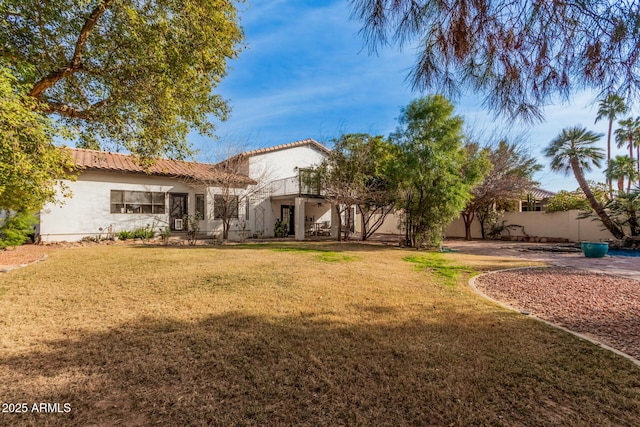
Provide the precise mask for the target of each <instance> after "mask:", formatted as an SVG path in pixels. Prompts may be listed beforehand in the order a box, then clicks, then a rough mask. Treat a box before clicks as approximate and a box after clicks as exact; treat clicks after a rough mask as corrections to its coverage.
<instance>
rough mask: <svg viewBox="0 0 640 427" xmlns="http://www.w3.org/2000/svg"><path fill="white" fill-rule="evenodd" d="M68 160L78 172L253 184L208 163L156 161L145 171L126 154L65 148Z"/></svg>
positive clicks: (239, 175) (242, 176)
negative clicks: (121, 173)
mask: <svg viewBox="0 0 640 427" xmlns="http://www.w3.org/2000/svg"><path fill="white" fill-rule="evenodd" d="M65 150H67V151H68V152H69V154H70V155H71V158H72V159H73V160H74V161H75V163H76V165H77V166H78V167H79V168H80V169H84V170H96V171H105V172H107V171H118V172H125V173H137V174H147V175H156V176H171V177H176V178H186V179H194V180H197V181H205V182H212V183H215V182H218V183H223V182H225V183H226V182H232V183H234V184H239V185H251V184H256V182H255V181H254V180H253V179H251V178H249V177H248V176H246V175H242V174H232V173H229V172H225V171H222V170H221V169H220V167H219V166H216V165H213V164H209V163H198V162H185V161H179V160H169V159H157V160H156V162H155V163H154V164H153V165H152V166H150V167H148V168H145V167H144V166H142V165H140V164H139V163H138V162H136V161H135V159H134V157H133V156H131V155H128V154H120V153H111V152H106V151H97V150H87V149H83V148H67V147H65Z"/></svg>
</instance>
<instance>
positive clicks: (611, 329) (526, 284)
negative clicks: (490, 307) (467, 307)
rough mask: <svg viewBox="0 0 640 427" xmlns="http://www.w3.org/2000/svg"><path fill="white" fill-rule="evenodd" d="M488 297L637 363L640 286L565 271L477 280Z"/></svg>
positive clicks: (529, 271) (519, 272) (530, 271)
mask: <svg viewBox="0 0 640 427" xmlns="http://www.w3.org/2000/svg"><path fill="white" fill-rule="evenodd" d="M475 284H476V287H477V288H478V289H479V290H481V291H482V292H484V293H485V294H486V295H488V296H490V297H491V298H493V299H495V300H498V301H501V302H503V303H505V304H508V305H510V306H511V307H513V308H516V309H518V310H521V311H526V312H529V313H530V314H532V315H534V316H537V317H539V318H541V319H545V320H548V321H550V322H553V323H556V324H558V325H561V326H564V327H565V328H568V329H570V330H572V331H576V332H579V333H581V334H583V335H586V336H590V337H592V338H594V339H596V340H598V341H600V342H602V343H604V344H606V345H609V346H611V347H613V348H615V349H617V350H620V351H622V352H624V353H626V354H628V355H630V356H632V357H634V358H636V359H640V282H639V281H637V280H632V279H623V278H619V277H614V276H610V275H606V274H594V273H592V272H587V271H582V270H577V269H574V268H566V267H552V268H529V269H521V270H511V271H503V272H498V273H495V274H489V275H485V276H481V277H478V278H477V279H476V281H475Z"/></svg>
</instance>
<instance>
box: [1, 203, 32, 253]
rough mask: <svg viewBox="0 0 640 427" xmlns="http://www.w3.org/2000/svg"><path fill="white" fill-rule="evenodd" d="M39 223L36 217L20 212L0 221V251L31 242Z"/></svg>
mask: <svg viewBox="0 0 640 427" xmlns="http://www.w3.org/2000/svg"><path fill="white" fill-rule="evenodd" d="M37 222H38V220H37V219H36V217H35V215H33V214H31V213H26V212H18V213H15V214H13V215H9V216H8V217H7V218H5V219H4V220H0V224H1V225H0V249H4V248H6V247H7V246H20V245H22V244H23V243H24V242H26V241H27V240H29V239H30V237H31V236H32V235H33V233H34V229H33V226H34V225H36V223H37Z"/></svg>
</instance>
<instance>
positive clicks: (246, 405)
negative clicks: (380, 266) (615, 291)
mask: <svg viewBox="0 0 640 427" xmlns="http://www.w3.org/2000/svg"><path fill="white" fill-rule="evenodd" d="M435 309H436V308H435V307H434V310H435ZM391 310H392V309H387V308H385V307H380V306H372V307H371V312H373V313H388V312H390V311H391ZM441 318H442V316H439V317H438V316H434V317H432V319H433V321H431V322H430V321H429V317H428V316H426V317H425V319H426V320H420V321H417V320H416V321H408V322H402V323H401V322H395V323H394V322H392V321H389V322H386V323H383V324H344V323H334V322H330V321H327V320H322V319H321V316H315V317H313V316H312V317H309V316H289V317H281V318H262V317H255V316H247V315H243V314H238V313H231V314H227V315H221V316H211V317H208V318H206V319H203V320H200V321H193V322H183V321H175V320H172V319H170V318H141V319H140V320H139V321H136V322H133V323H129V324H124V325H122V326H120V327H118V328H116V329H113V330H109V331H106V332H101V333H87V332H86V331H78V332H77V333H76V334H75V336H73V337H72V338H69V339H68V340H63V341H56V342H50V343H47V346H48V351H46V352H45V351H42V352H32V353H25V354H21V355H19V356H15V357H6V356H5V357H0V366H1V368H0V372H1V375H0V384H1V385H0V391H1V393H0V395H2V400H3V402H60V403H61V404H62V403H63V402H68V403H70V404H71V407H72V411H71V412H70V413H66V414H35V413H30V414H6V413H3V414H0V417H1V418H0V420H1V422H0V424H2V423H4V424H8V425H87V424H91V425H117V424H122V425H156V424H160V425H225V426H226V425H314V426H318V425H345V424H349V425H394V426H398V425H460V426H462V425H604V424H621V425H638V424H639V423H640V394H639V392H638V387H640V380H638V371H637V369H636V368H635V367H633V366H632V365H631V364H630V363H627V361H625V360H623V359H621V358H618V357H616V356H614V355H612V354H610V353H608V352H604V351H601V350H599V349H597V348H596V347H595V346H592V345H590V344H587V343H584V342H582V341H579V340H577V339H576V338H573V337H571V336H567V335H565V334H562V333H560V332H557V331H554V330H550V329H545V328H540V327H539V326H538V325H536V324H535V323H534V322H531V321H529V320H528V319H526V318H523V317H521V316H518V315H513V314H503V316H502V317H500V318H498V317H497V316H495V315H493V314H484V315H477V314H475V315H474V314H470V315H469V316H468V318H465V319H459V318H453V319H446V318H445V319H444V320H438V321H436V320H435V319H441Z"/></svg>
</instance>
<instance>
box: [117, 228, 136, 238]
mask: <svg viewBox="0 0 640 427" xmlns="http://www.w3.org/2000/svg"><path fill="white" fill-rule="evenodd" d="M127 239H133V233H132V232H130V231H127V230H122V231H121V232H119V233H118V240H127Z"/></svg>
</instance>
